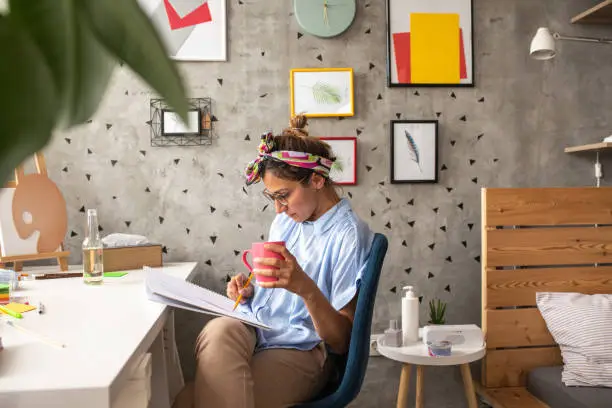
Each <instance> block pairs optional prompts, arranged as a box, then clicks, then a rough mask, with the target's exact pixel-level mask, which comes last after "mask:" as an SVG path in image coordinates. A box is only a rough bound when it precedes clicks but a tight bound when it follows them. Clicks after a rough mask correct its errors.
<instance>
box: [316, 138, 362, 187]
mask: <svg viewBox="0 0 612 408" xmlns="http://www.w3.org/2000/svg"><path fill="white" fill-rule="evenodd" d="M319 139H321V140H323V141H325V142H326V143H327V144H329V145H330V146H331V148H332V151H333V152H334V154H335V155H336V161H335V162H334V166H333V167H332V169H331V171H330V173H329V177H330V178H331V179H332V181H334V182H335V183H336V184H340V185H346V186H350V185H355V184H357V138H356V137H320V138H319Z"/></svg>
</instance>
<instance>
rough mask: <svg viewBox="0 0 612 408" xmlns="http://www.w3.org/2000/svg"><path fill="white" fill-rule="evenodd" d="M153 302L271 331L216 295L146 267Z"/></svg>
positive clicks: (227, 299)
mask: <svg viewBox="0 0 612 408" xmlns="http://www.w3.org/2000/svg"><path fill="white" fill-rule="evenodd" d="M145 282H146V287H147V294H148V296H149V299H150V300H152V301H155V302H160V303H165V304H168V305H171V306H175V307H180V308H182V309H188V310H193V311H196V312H200V313H206V314H211V315H216V316H227V317H232V318H234V319H237V320H240V321H242V322H244V323H247V324H250V325H252V326H255V327H259V328H262V329H268V330H269V329H271V327H270V326H268V325H266V324H264V323H262V322H260V321H259V320H257V319H256V318H255V317H253V316H252V315H249V314H246V313H243V312H240V311H238V310H236V311H234V310H232V309H233V308H234V302H233V301H232V300H231V299H229V298H227V297H225V296H223V295H220V294H218V293H216V292H213V291H211V290H208V289H206V288H203V287H201V286H198V285H195V284H193V283H191V282H185V281H184V280H182V279H179V278H175V277H173V276H170V275H168V274H166V273H164V272H162V271H161V270H155V269H152V268H145Z"/></svg>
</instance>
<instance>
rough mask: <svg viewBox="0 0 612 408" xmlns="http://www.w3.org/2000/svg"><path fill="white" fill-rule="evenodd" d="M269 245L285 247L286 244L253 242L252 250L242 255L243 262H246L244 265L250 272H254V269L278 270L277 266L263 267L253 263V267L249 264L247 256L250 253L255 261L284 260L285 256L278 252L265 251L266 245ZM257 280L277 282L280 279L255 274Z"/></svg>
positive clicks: (281, 242)
mask: <svg viewBox="0 0 612 408" xmlns="http://www.w3.org/2000/svg"><path fill="white" fill-rule="evenodd" d="M267 244H274V245H282V246H285V242H283V241H279V242H253V244H252V246H251V249H247V250H246V251H244V252H243V253H242V262H244V264H245V265H246V267H247V268H248V269H249V271H250V272H253V269H278V268H276V267H275V266H270V265H262V264H260V263H257V262H253V266H251V265H250V264H249V262H248V261H247V255H248V254H249V252H250V253H251V256H252V257H253V259H255V258H277V259H284V258H283V256H282V255H281V254H279V253H277V252H273V251H270V250H269V249H265V248H264V245H267ZM255 279H257V282H276V281H277V280H278V278H277V277H276V276H265V275H259V274H255Z"/></svg>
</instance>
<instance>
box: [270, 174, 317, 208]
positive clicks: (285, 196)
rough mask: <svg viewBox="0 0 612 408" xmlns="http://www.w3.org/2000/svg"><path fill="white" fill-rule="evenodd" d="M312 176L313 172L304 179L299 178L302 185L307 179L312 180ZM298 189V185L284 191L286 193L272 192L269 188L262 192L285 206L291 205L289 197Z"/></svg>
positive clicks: (271, 199)
mask: <svg viewBox="0 0 612 408" xmlns="http://www.w3.org/2000/svg"><path fill="white" fill-rule="evenodd" d="M311 176H312V174H309V175H308V176H306V177H304V178H303V179H301V180H299V181H298V183H299V184H300V185H303V184H304V183H305V182H306V181H307V180H308V181H310V177H311ZM296 189H297V187H295V188H293V189H291V190H290V191H287V192H284V193H271V192H269V191H267V190H264V191H263V192H262V194H263V195H264V197H266V198H267V199H268V200H270V201H272V202H275V201H276V202H277V203H279V204H280V205H282V206H283V207H286V206H287V205H289V198H290V197H291V194H293V193H294V192H295V190H296Z"/></svg>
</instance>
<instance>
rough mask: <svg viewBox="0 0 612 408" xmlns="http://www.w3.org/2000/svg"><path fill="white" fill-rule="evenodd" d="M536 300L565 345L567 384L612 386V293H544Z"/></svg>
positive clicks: (553, 333)
mask: <svg viewBox="0 0 612 408" xmlns="http://www.w3.org/2000/svg"><path fill="white" fill-rule="evenodd" d="M536 303H537V305H538V309H539V310H540V313H541V314H542V317H543V318H544V321H545V322H546V326H547V327H548V330H549V331H550V333H551V334H552V336H553V338H554V339H555V341H556V342H557V344H559V347H560V348H561V356H562V357H563V363H564V367H563V373H562V376H561V379H562V380H563V383H564V384H565V385H578V386H592V387H612V295H585V294H582V293H559V292H540V293H536Z"/></svg>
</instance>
